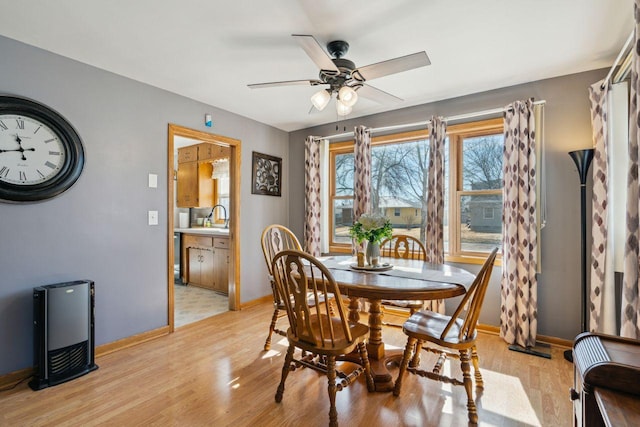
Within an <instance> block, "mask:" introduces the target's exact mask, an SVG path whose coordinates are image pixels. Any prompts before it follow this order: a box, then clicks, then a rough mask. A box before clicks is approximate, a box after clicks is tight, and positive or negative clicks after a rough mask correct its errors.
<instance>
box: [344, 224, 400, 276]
mask: <svg viewBox="0 0 640 427" xmlns="http://www.w3.org/2000/svg"><path fill="white" fill-rule="evenodd" d="M349 235H350V236H351V237H352V238H354V239H355V240H356V242H358V243H362V242H364V241H366V242H367V250H366V258H367V264H369V265H370V266H376V265H377V264H378V258H379V257H380V243H381V242H382V241H383V240H384V239H390V238H391V236H392V235H393V227H392V226H391V221H389V220H388V219H387V218H386V217H384V216H382V215H379V214H370V213H366V214H362V215H361V216H360V218H358V220H357V221H356V222H355V223H354V224H353V226H352V227H351V228H350V229H349Z"/></svg>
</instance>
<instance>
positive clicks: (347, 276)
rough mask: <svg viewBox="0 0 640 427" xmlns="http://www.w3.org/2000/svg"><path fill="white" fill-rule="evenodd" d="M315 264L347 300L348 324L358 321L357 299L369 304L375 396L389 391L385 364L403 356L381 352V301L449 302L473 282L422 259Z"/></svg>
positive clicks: (390, 382) (452, 269) (328, 259)
mask: <svg viewBox="0 0 640 427" xmlns="http://www.w3.org/2000/svg"><path fill="white" fill-rule="evenodd" d="M320 261H321V262H322V263H323V264H324V266H325V267H327V268H328V269H329V270H330V272H331V274H332V275H333V277H334V279H335V281H336V284H337V285H338V288H339V289H340V292H341V294H342V295H343V296H345V297H347V298H348V299H349V320H351V321H356V322H357V321H358V320H359V319H360V314H359V313H360V298H364V299H366V300H368V302H369V310H368V314H369V319H368V325H369V338H368V340H367V352H368V354H369V361H370V365H371V371H372V374H373V379H374V384H375V389H376V391H391V390H393V386H394V384H393V378H392V376H391V373H390V372H389V369H388V365H389V364H391V363H396V364H397V363H398V362H399V360H400V359H401V357H402V350H399V349H396V350H389V349H386V350H385V343H384V341H383V338H382V315H383V313H382V300H438V299H446V298H453V297H456V296H460V295H463V294H464V293H465V292H466V290H467V288H468V287H469V286H470V285H471V283H472V282H473V280H474V279H475V275H473V274H471V273H470V272H468V271H466V270H464V269H461V268H457V267H454V266H451V265H447V264H432V263H428V262H424V261H422V260H412V259H399V258H380V261H379V264H378V265H377V266H375V267H367V266H361V267H359V266H358V264H357V262H356V258H355V257H352V256H329V257H322V258H320ZM347 360H349V357H347ZM355 361H356V363H358V360H357V359H356V360H355Z"/></svg>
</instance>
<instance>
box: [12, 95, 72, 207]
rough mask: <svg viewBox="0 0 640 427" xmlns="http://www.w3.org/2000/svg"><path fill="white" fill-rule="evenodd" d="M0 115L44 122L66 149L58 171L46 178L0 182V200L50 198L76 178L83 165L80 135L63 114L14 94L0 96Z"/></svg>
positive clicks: (14, 201)
mask: <svg viewBox="0 0 640 427" xmlns="http://www.w3.org/2000/svg"><path fill="white" fill-rule="evenodd" d="M0 114H15V115H20V116H25V117H29V118H33V119H36V120H38V121H40V122H42V123H44V124H45V125H47V126H48V127H49V128H50V129H51V130H52V131H53V132H54V133H55V134H56V136H57V137H58V138H59V139H60V142H61V143H62V145H63V146H64V148H65V150H66V153H65V159H64V164H63V165H62V167H61V168H60V172H58V173H57V174H56V175H55V176H53V177H52V178H51V179H50V180H48V181H45V182H41V183H38V184H33V185H17V184H12V183H8V182H3V181H0V201H2V202H10V203H22V202H38V201H41V200H46V199H50V198H52V197H56V196H58V195H60V194H62V193H63V192H64V191H66V190H68V189H69V188H70V187H71V186H72V185H73V184H74V183H75V182H76V181H77V180H78V178H79V177H80V174H81V173H82V169H83V167H84V148H83V145H82V140H81V139H80V135H78V133H77V132H76V130H75V129H74V128H73V126H71V124H70V123H69V122H68V121H67V120H66V119H65V118H64V117H63V116H62V115H60V114H59V113H58V112H56V111H54V110H53V109H51V108H49V107H47V106H45V105H43V104H40V103H39V102H36V101H33V100H30V99H27V98H22V97H19V96H14V95H0Z"/></svg>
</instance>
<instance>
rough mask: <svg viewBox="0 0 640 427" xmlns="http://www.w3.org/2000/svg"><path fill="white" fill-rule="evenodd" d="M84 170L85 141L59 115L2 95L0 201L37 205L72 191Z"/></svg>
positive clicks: (25, 100) (35, 103)
mask: <svg viewBox="0 0 640 427" xmlns="http://www.w3.org/2000/svg"><path fill="white" fill-rule="evenodd" d="M83 166H84V149H83V147H82V140H81V139H80V136H79V135H78V133H77V132H76V131H75V129H74V128H73V126H71V124H70V123H69V122H68V121H67V120H65V118H64V117H62V116H61V115H60V114H58V113H57V112H55V111H53V110H52V109H51V108H49V107H47V106H45V105H42V104H40V103H38V102H35V101H32V100H29V99H26V98H21V97H18V96H12V95H0V201H5V202H12V203H20V202H36V201H40V200H45V199H50V198H52V197H55V196H57V195H59V194H61V193H62V192H64V191H65V190H67V189H68V188H69V187H71V186H72V185H73V184H74V183H75V182H76V181H77V180H78V177H80V173H81V172H82V168H83Z"/></svg>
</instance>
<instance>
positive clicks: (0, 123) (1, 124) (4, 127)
mask: <svg viewBox="0 0 640 427" xmlns="http://www.w3.org/2000/svg"><path fill="white" fill-rule="evenodd" d="M0 128H2V130H7V129H9V128H8V127H7V125H5V124H4V122H3V121H2V120H0Z"/></svg>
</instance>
